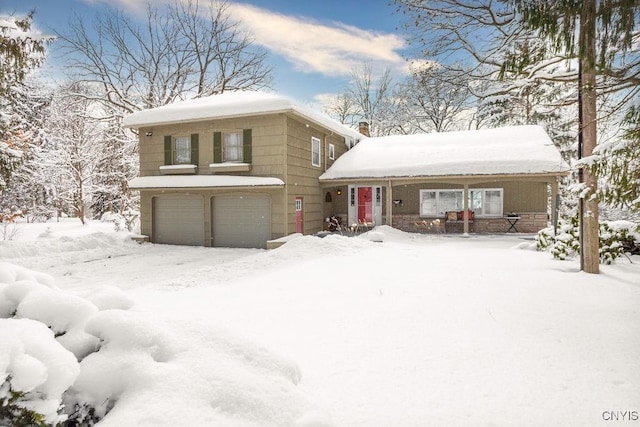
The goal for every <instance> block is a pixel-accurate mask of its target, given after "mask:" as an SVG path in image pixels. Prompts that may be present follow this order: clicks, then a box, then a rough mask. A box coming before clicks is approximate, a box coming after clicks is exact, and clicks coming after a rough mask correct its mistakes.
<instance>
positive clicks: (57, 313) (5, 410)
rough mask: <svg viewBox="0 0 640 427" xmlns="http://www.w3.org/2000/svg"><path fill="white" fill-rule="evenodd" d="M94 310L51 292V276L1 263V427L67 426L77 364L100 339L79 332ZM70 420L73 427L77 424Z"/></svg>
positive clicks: (57, 291)
mask: <svg viewBox="0 0 640 427" xmlns="http://www.w3.org/2000/svg"><path fill="white" fill-rule="evenodd" d="M97 312H98V308H97V307H96V306H95V305H94V304H92V303H91V302H89V301H87V300H85V299H83V298H79V297H77V296H74V295H71V294H69V293H67V292H64V291H61V290H60V289H58V288H56V287H55V285H54V279H53V278H52V277H51V276H49V275H46V274H43V273H38V272H35V271H31V270H28V269H26V268H23V267H19V266H16V265H12V264H8V263H1V262H0V343H2V345H0V425H2V426H4V425H11V426H53V425H58V424H59V423H61V422H66V421H65V420H67V419H68V414H65V412H66V411H68V409H66V408H64V405H63V401H64V400H66V394H67V392H68V390H69V389H70V387H71V386H72V384H73V383H74V382H75V380H76V378H77V376H78V374H79V372H80V363H79V361H80V360H82V359H83V358H84V357H85V356H86V355H88V354H90V353H92V352H95V351H96V350H97V349H98V343H99V339H98V338H97V337H96V336H94V335H90V334H88V333H86V332H85V330H84V327H85V324H86V323H87V321H88V319H89V318H90V317H92V316H93V315H94V314H96V313H97ZM81 406H82V407H83V410H84V413H86V414H92V413H93V410H92V409H91V408H90V407H89V405H86V404H82V405H81ZM72 408H73V407H72ZM74 416H75V417H76V418H75V419H74V421H73V423H75V424H73V423H72V425H79V424H81V423H77V422H76V421H77V420H78V419H80V418H79V417H78V416H77V415H76V414H74ZM89 421H91V418H90V417H89V418H88V419H83V420H82V422H84V424H82V425H91V424H92V422H89Z"/></svg>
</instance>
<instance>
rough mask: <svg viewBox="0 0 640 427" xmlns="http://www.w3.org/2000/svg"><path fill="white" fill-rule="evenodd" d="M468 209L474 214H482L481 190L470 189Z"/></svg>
mask: <svg viewBox="0 0 640 427" xmlns="http://www.w3.org/2000/svg"><path fill="white" fill-rule="evenodd" d="M469 209H471V210H472V211H473V212H474V213H475V214H476V215H482V190H471V191H470V192H469Z"/></svg>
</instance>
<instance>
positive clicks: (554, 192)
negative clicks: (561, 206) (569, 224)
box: [551, 178, 558, 235]
mask: <svg viewBox="0 0 640 427" xmlns="http://www.w3.org/2000/svg"><path fill="white" fill-rule="evenodd" d="M551 221H553V223H552V225H553V234H554V235H556V234H558V179H557V178H556V180H555V181H552V182H551Z"/></svg>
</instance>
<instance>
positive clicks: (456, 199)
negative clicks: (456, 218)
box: [438, 190, 463, 215]
mask: <svg viewBox="0 0 640 427" xmlns="http://www.w3.org/2000/svg"><path fill="white" fill-rule="evenodd" d="M439 193H440V194H439V200H438V214H439V215H445V212H448V211H456V212H457V211H461V210H462V206H463V203H462V196H463V192H462V191H459V190H443V191H440V192H439Z"/></svg>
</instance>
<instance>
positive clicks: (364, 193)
mask: <svg viewBox="0 0 640 427" xmlns="http://www.w3.org/2000/svg"><path fill="white" fill-rule="evenodd" d="M372 194H373V192H372V190H371V187H358V221H366V222H373V209H372V203H371V202H372V199H371V196H372Z"/></svg>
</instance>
